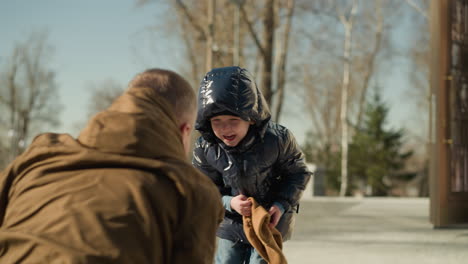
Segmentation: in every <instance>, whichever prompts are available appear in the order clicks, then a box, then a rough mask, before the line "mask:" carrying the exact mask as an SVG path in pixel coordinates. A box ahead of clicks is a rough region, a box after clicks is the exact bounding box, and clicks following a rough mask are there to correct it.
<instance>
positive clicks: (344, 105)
mask: <svg viewBox="0 0 468 264" xmlns="http://www.w3.org/2000/svg"><path fill="white" fill-rule="evenodd" d="M356 7H357V4H356V1H353V6H352V8H351V11H350V14H349V18H345V17H344V15H342V16H341V17H340V19H341V21H342V23H343V26H344V28H345V39H344V51H343V60H344V65H343V82H342V89H341V113H340V122H341V185H340V196H345V195H346V191H347V189H348V122H347V121H348V91H349V79H350V68H351V43H352V42H351V41H352V29H353V18H354V15H355V13H356Z"/></svg>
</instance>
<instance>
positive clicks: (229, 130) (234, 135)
mask: <svg viewBox="0 0 468 264" xmlns="http://www.w3.org/2000/svg"><path fill="white" fill-rule="evenodd" d="M210 122H211V128H212V129H213V132H214V134H215V135H216V137H218V138H219V139H220V140H222V141H223V142H224V144H226V145H227V146H230V147H235V146H237V144H239V142H240V141H241V140H242V139H243V138H244V137H245V135H246V134H247V132H248V131H249V127H250V125H251V124H252V123H253V122H248V121H245V120H243V119H241V118H240V117H238V116H232V115H219V116H215V117H212V118H211V119H210Z"/></svg>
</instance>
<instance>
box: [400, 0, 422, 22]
mask: <svg viewBox="0 0 468 264" xmlns="http://www.w3.org/2000/svg"><path fill="white" fill-rule="evenodd" d="M405 1H406V3H407V4H408V5H410V6H411V7H412V8H413V9H414V10H416V11H417V12H418V13H420V14H421V15H422V16H423V17H424V18H425V19H427V11H426V10H423V9H422V8H421V7H419V6H418V5H417V4H416V3H415V2H414V1H413V0H405Z"/></svg>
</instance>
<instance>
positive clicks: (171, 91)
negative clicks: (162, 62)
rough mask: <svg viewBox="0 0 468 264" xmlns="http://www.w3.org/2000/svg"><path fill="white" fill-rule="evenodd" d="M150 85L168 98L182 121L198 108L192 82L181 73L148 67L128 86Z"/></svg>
mask: <svg viewBox="0 0 468 264" xmlns="http://www.w3.org/2000/svg"><path fill="white" fill-rule="evenodd" d="M134 87H149V88H151V89H153V90H155V91H156V93H157V94H158V95H160V96H161V97H163V98H164V99H166V100H167V101H168V102H169V103H170V104H171V105H172V106H173V107H174V108H173V110H174V113H175V115H176V117H177V119H178V120H179V121H180V122H183V121H186V120H185V118H187V116H188V114H190V113H193V112H194V111H195V109H196V104H197V100H196V95H195V91H194V90H193V89H192V87H191V86H190V84H189V83H188V82H187V81H186V80H185V79H184V78H183V77H182V76H180V75H179V74H177V73H175V72H173V71H169V70H163V69H156V68H153V69H148V70H146V71H144V72H142V73H140V74H138V75H136V76H135V77H134V78H133V80H132V81H130V83H129V85H128V88H129V89H131V88H134Z"/></svg>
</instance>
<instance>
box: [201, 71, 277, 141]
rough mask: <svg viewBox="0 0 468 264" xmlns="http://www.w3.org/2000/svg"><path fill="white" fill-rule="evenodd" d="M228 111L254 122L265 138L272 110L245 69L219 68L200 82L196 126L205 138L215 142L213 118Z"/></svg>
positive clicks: (259, 132)
mask: <svg viewBox="0 0 468 264" xmlns="http://www.w3.org/2000/svg"><path fill="white" fill-rule="evenodd" d="M225 112H231V113H234V114H235V115H237V116H239V117H240V118H242V119H244V120H246V121H253V122H254V124H253V126H254V128H255V129H256V131H257V132H258V134H259V135H260V136H261V137H263V134H264V132H265V129H266V124H267V123H268V121H269V120H270V118H271V114H270V109H269V108H268V105H267V103H266V101H265V98H264V97H263V95H262V93H261V91H260V90H259V89H258V87H257V85H256V84H255V79H254V77H253V76H252V75H251V74H250V73H249V72H248V71H247V70H246V69H243V68H240V67H224V68H216V69H213V70H211V71H210V72H208V73H207V74H206V75H205V77H204V78H203V81H202V82H201V84H200V89H199V92H198V113H197V121H196V123H195V129H197V130H198V131H200V133H201V135H202V136H203V138H204V139H205V140H207V141H210V142H213V141H214V140H215V139H216V136H215V135H214V133H213V130H212V129H211V125H210V118H211V117H213V116H215V115H219V114H221V113H225Z"/></svg>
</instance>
